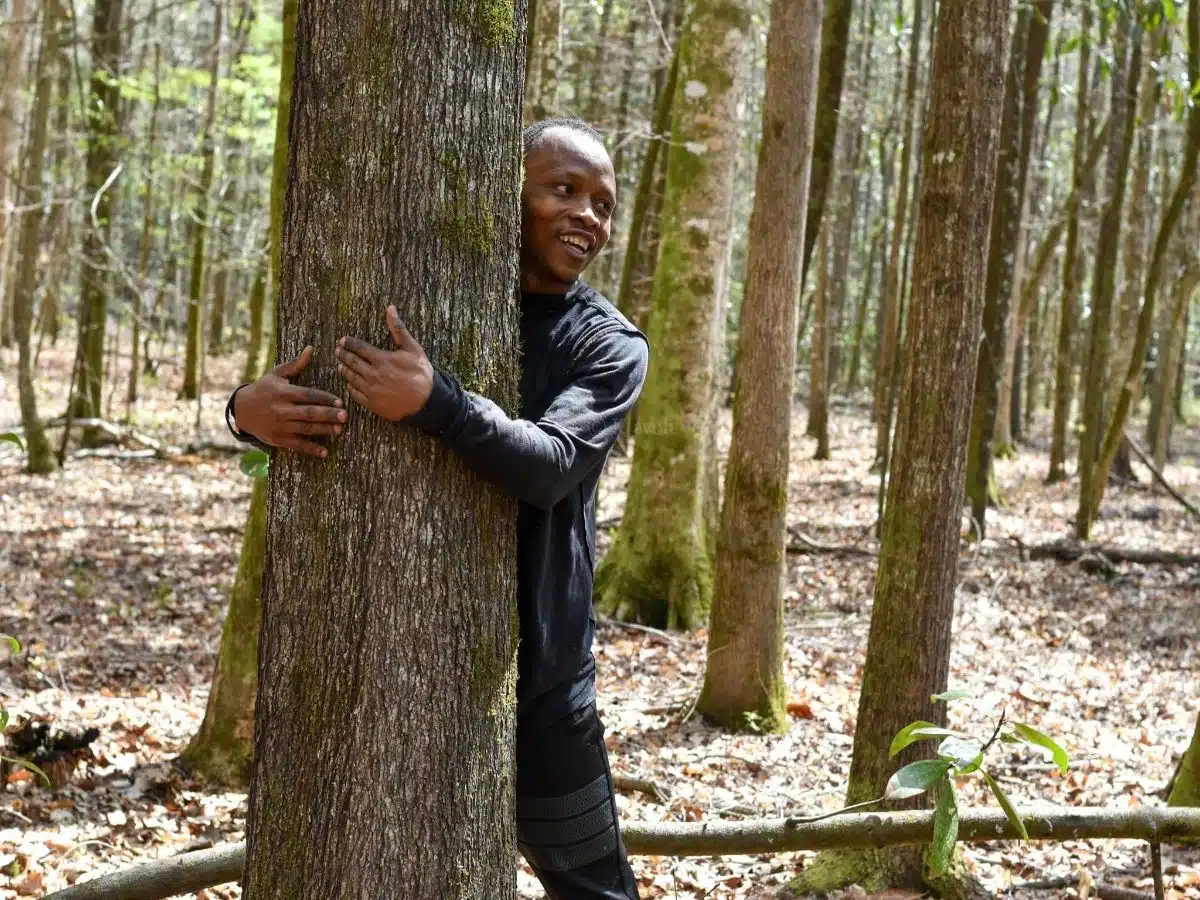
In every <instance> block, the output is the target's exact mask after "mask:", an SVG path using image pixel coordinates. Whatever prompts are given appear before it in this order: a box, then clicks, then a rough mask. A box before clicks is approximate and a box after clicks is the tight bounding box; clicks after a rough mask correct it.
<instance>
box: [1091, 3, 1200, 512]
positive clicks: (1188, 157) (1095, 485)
mask: <svg viewBox="0 0 1200 900" xmlns="http://www.w3.org/2000/svg"><path fill="white" fill-rule="evenodd" d="M1187 30H1188V58H1187V68H1188V83H1189V84H1191V85H1196V84H1200V2H1198V0H1193V2H1191V3H1189V4H1188V19H1187ZM1198 159H1200V106H1198V105H1197V104H1195V103H1193V104H1192V105H1191V107H1190V108H1189V109H1188V115H1187V135H1186V137H1185V138H1184V151H1183V165H1182V168H1181V169H1180V171H1179V178H1178V180H1177V181H1176V182H1175V187H1174V189H1173V190H1172V192H1171V199H1170V202H1169V203H1168V204H1167V207H1166V209H1165V210H1164V211H1163V217H1162V221H1161V222H1160V223H1159V227H1158V233H1157V234H1156V235H1155V238H1154V251H1153V254H1152V255H1151V257H1150V267H1149V269H1147V271H1146V283H1145V286H1144V288H1143V289H1142V309H1141V313H1140V315H1139V316H1138V323H1137V334H1136V335H1135V337H1134V341H1133V349H1132V351H1131V356H1130V360H1129V369H1128V371H1127V372H1126V373H1125V378H1124V381H1123V382H1122V383H1121V393H1120V396H1119V397H1118V398H1117V405H1116V408H1115V409H1114V410H1113V412H1112V416H1111V418H1110V419H1109V422H1108V430H1107V432H1105V433H1104V443H1103V446H1102V447H1101V448H1100V453H1099V455H1098V458H1097V460H1096V475H1095V478H1094V479H1093V482H1092V484H1091V486H1090V487H1091V492H1090V493H1084V492H1081V495H1080V496H1081V500H1080V508H1081V510H1082V508H1083V507H1084V506H1087V507H1088V515H1087V521H1088V522H1089V523H1090V522H1091V521H1092V520H1093V519H1094V518H1095V517H1096V515H1098V514H1099V511H1100V501H1101V499H1103V497H1104V488H1105V485H1106V484H1107V482H1108V473H1109V470H1110V469H1111V467H1112V464H1113V460H1114V459H1115V458H1116V455H1117V450H1118V449H1119V447H1120V445H1121V443H1122V442H1123V440H1124V436H1125V424H1126V422H1127V421H1128V419H1129V415H1130V413H1131V411H1132V410H1133V406H1134V403H1135V400H1136V398H1137V396H1138V394H1139V390H1140V387H1141V381H1142V366H1143V365H1144V363H1145V361H1146V348H1147V347H1148V346H1149V345H1150V333H1151V331H1153V328H1154V308H1155V302H1156V300H1157V298H1158V288H1159V285H1160V283H1161V282H1162V276H1163V268H1164V264H1165V259H1166V255H1167V247H1168V246H1169V245H1170V243H1171V238H1172V237H1173V236H1174V234H1175V228H1176V226H1177V225H1178V224H1179V220H1180V218H1181V217H1182V216H1183V205H1184V203H1185V202H1186V201H1187V199H1188V196H1189V195H1190V194H1191V192H1192V187H1193V185H1194V184H1195V183H1196V165H1197V160H1198ZM1083 518H1084V517H1083V516H1082V515H1080V516H1079V517H1078V518H1077V520H1076V521H1077V523H1078V521H1080V520H1082V519H1083ZM1083 534H1084V535H1085V536H1086V532H1083Z"/></svg>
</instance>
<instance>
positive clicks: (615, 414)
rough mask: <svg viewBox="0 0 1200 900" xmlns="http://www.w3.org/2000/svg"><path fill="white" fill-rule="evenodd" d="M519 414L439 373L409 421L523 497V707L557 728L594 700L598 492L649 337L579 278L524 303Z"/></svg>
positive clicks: (638, 384) (642, 373) (640, 378)
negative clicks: (558, 721)
mask: <svg viewBox="0 0 1200 900" xmlns="http://www.w3.org/2000/svg"><path fill="white" fill-rule="evenodd" d="M521 343H522V351H521V413H520V418H518V419H514V418H511V417H509V416H508V415H507V414H506V413H505V412H504V411H503V410H502V409H501V408H500V407H499V406H497V405H496V404H495V403H493V402H492V401H490V400H488V399H487V398H486V397H482V396H479V395H478V394H473V393H470V392H469V391H465V390H463V389H462V388H461V387H460V386H459V384H458V383H457V382H456V381H455V380H454V378H453V376H451V375H450V374H449V373H447V372H445V371H443V370H441V369H440V368H437V367H435V371H434V385H433V392H432V393H431V394H430V397H429V400H428V401H427V402H426V404H425V407H424V408H423V409H422V410H421V411H420V412H419V413H417V414H416V415H414V416H411V417H410V418H409V419H408V421H409V422H410V423H412V424H414V425H416V426H417V427H419V428H420V429H421V430H423V431H424V432H426V433H427V434H430V435H432V436H434V437H436V438H438V439H440V440H441V441H443V442H444V443H445V444H446V445H447V446H449V447H450V448H451V449H452V450H453V451H454V452H455V453H456V454H457V455H458V456H459V457H460V458H461V459H462V460H463V461H464V462H465V463H466V464H467V465H468V466H470V467H471V468H472V469H474V470H475V471H476V472H478V473H480V474H481V475H483V476H484V477H485V478H487V479H488V480H489V481H491V482H493V483H495V484H496V485H498V486H499V487H500V488H502V489H503V490H505V491H507V492H508V493H510V494H512V495H513V496H514V497H516V498H517V500H518V501H519V506H518V515H517V609H518V612H519V615H520V638H521V641H520V645H519V649H518V681H517V709H518V714H519V715H520V716H522V717H528V718H530V719H532V720H536V721H551V720H553V719H555V718H558V717H559V716H562V715H567V714H569V713H571V712H574V711H576V710H578V709H580V708H582V707H584V706H586V705H587V704H588V703H590V702H591V701H592V699H593V698H594V696H595V687H594V683H595V662H594V659H593V657H592V652H591V647H592V638H593V634H594V631H595V620H594V618H593V616H592V574H593V567H594V565H595V550H596V508H595V504H596V486H597V483H598V482H599V479H600V473H601V470H602V469H603V467H604V461H605V459H606V458H607V457H608V453H609V450H610V449H611V448H612V445H613V442H614V441H615V440H616V438H617V436H618V434H619V433H620V430H621V425H622V422H623V421H624V419H625V416H626V414H628V412H629V410H630V409H631V408H632V407H633V405H634V403H635V402H636V400H637V398H638V395H639V394H640V393H641V389H642V384H643V382H644V381H645V377H646V368H647V361H648V357H649V348H648V346H647V343H646V338H645V335H643V334H642V333H641V332H640V331H639V330H638V329H637V328H635V327H634V326H633V325H632V324H630V322H629V321H628V320H627V319H626V318H625V317H624V316H623V315H621V313H620V312H618V311H617V309H616V308H615V307H614V306H613V305H612V304H611V303H609V302H608V301H607V300H605V299H604V298H603V297H602V296H601V295H600V294H599V293H598V292H596V291H595V290H594V289H592V288H591V287H590V286H589V285H587V284H585V283H584V282H582V281H579V282H576V283H575V285H574V286H572V288H571V290H570V291H569V292H568V293H567V294H566V295H565V296H562V295H548V294H529V293H525V294H522V296H521Z"/></svg>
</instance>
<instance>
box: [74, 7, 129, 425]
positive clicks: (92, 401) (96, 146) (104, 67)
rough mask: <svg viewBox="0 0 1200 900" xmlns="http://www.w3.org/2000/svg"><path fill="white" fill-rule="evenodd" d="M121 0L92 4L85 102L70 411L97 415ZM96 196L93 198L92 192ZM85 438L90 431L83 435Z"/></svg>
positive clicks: (115, 156) (104, 326)
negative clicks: (85, 201)
mask: <svg viewBox="0 0 1200 900" xmlns="http://www.w3.org/2000/svg"><path fill="white" fill-rule="evenodd" d="M122 2H123V0H96V3H95V4H94V6H93V7H92V38H91V42H92V72H91V79H90V81H89V84H88V101H87V162H86V169H87V186H86V192H85V195H86V196H88V197H91V198H94V205H93V209H94V210H95V220H94V221H93V219H92V217H91V215H90V214H86V213H85V222H84V230H83V262H82V266H81V273H82V277H81V279H80V287H79V297H80V300H79V305H80V315H79V347H78V350H77V353H78V357H79V362H78V366H77V367H78V369H79V375H78V379H79V380H78V383H77V384H76V394H75V411H76V413H77V414H78V415H80V416H99V415H100V395H101V390H102V388H103V384H104V337H105V333H106V331H107V323H108V290H109V285H108V278H107V276H106V274H105V273H106V272H107V271H108V267H109V260H108V257H107V253H106V251H105V246H106V245H107V243H108V234H109V231H110V230H111V221H112V216H113V197H114V196H115V192H114V191H113V190H112V189H111V186H110V189H109V190H106V191H103V192H102V191H101V188H103V187H104V184H105V182H106V181H107V180H108V178H109V176H111V175H112V172H113V170H114V169H115V168H116V166H117V162H118V154H117V149H118V148H117V136H118V130H119V123H118V121H117V118H116V110H117V108H118V105H119V102H120V82H119V80H118V75H119V74H120V65H121V12H122ZM97 195H98V196H97ZM86 437H87V438H90V437H91V435H87V436H86Z"/></svg>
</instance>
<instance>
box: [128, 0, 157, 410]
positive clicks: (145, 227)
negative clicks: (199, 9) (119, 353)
mask: <svg viewBox="0 0 1200 900" xmlns="http://www.w3.org/2000/svg"><path fill="white" fill-rule="evenodd" d="M157 14H158V0H152V2H151V5H150V20H149V21H150V25H149V27H150V28H151V29H153V27H154V22H155V19H156V18H157ZM161 76H162V43H161V42H160V41H157V40H156V41H155V42H154V99H153V100H152V101H151V104H150V124H149V125H148V126H147V138H146V156H145V163H144V165H145V173H146V174H145V186H144V187H143V189H142V190H143V194H142V237H141V240H140V242H139V244H138V279H137V287H136V289H135V290H134V291H133V337H132V342H131V345H130V349H129V384H128V387H127V388H126V391H125V402H126V404H127V408H126V415H127V416H129V415H132V413H133V407H134V406H135V405H136V404H137V402H138V384H139V383H140V381H141V377H142V366H141V360H140V358H139V352H140V344H141V337H142V315H143V313H142V295H143V294H144V293H145V292H146V291H147V289H148V287H149V278H150V249H151V247H152V245H153V242H154V220H155V210H154V163H155V159H156V156H157V148H158V114H159V110H160V109H161V106H162V96H161V91H160V79H161Z"/></svg>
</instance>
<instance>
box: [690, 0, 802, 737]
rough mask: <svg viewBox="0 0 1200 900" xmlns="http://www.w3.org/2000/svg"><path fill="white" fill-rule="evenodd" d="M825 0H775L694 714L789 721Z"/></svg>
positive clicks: (772, 724) (736, 720) (758, 723)
mask: <svg viewBox="0 0 1200 900" xmlns="http://www.w3.org/2000/svg"><path fill="white" fill-rule="evenodd" d="M820 36H821V0H775V3H774V4H773V5H772V7H771V26H770V30H769V31H768V33H767V63H766V92H765V95H764V98H763V129H762V143H761V145H760V147H759V153H758V171H757V174H756V176H755V193H754V197H755V200H754V211H753V212H752V214H751V217H750V228H749V234H750V243H749V246H748V247H747V250H746V294H745V298H744V299H743V301H742V312H741V319H740V325H739V328H738V347H737V367H736V370H735V371H736V376H735V377H736V382H735V387H734V399H733V435H732V438H731V444H730V448H729V464H728V466H727V468H726V470H725V502H724V504H723V505H722V508H721V523H720V531H719V537H718V541H717V557H716V584H715V591H714V597H713V609H712V621H711V623H710V627H709V633H708V662H707V665H706V667H705V672H704V688H703V690H702V692H701V694H700V702H699V705H698V707H697V708H698V709H699V711H700V712H701V713H702V714H703V715H704V716H705V717H706V718H708V719H709V720H710V721H713V722H716V723H718V724H721V725H724V726H727V727H734V728H738V727H746V726H750V725H753V726H754V727H760V728H764V729H767V730H776V729H779V728H782V727H783V726H784V725H785V724H786V722H787V688H786V685H785V682H784V674H783V659H784V653H783V575H784V568H785V561H786V556H785V554H784V547H785V544H786V525H787V521H786V520H787V497H788V489H787V485H788V455H789V448H790V443H791V424H790V423H791V419H792V417H791V407H792V371H793V368H794V364H795V347H796V330H797V309H796V297H797V295H798V293H799V284H800V279H799V277H798V276H799V274H800V272H799V265H800V251H801V239H802V237H803V235H804V218H805V213H806V205H807V198H808V195H809V185H808V178H809V160H810V159H811V156H812V146H813V122H814V119H815V110H816V105H817V102H816V101H817V71H818V65H817V62H818V57H819V55H820Z"/></svg>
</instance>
